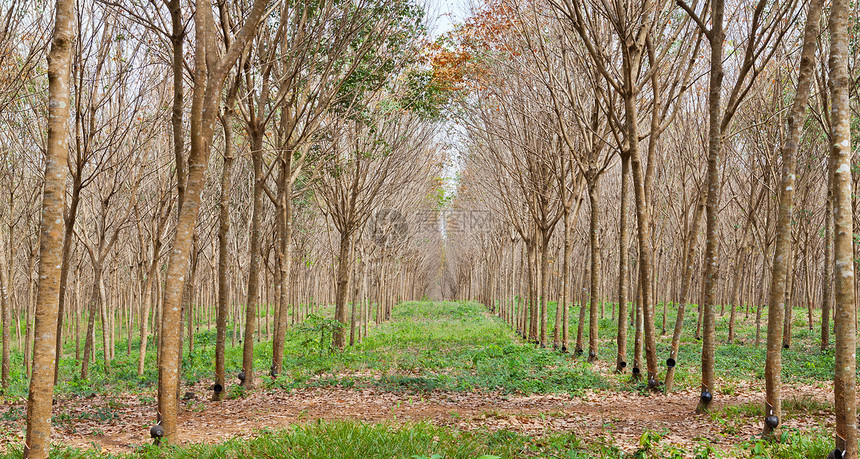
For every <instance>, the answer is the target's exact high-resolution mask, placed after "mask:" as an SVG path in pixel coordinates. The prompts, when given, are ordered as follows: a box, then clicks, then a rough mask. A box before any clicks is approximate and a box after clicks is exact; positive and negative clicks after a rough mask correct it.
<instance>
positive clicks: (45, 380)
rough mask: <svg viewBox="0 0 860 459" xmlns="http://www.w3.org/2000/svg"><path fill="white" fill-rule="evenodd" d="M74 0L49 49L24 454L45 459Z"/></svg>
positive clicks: (62, 9)
mask: <svg viewBox="0 0 860 459" xmlns="http://www.w3.org/2000/svg"><path fill="white" fill-rule="evenodd" d="M74 14H75V2H74V1H73V0H57V2H56V6H55V11H54V35H53V37H52V39H51V49H50V51H48V137H47V143H46V152H45V153H46V154H45V175H44V177H45V187H44V191H43V193H42V218H41V224H40V227H39V234H40V236H39V283H38V287H37V293H36V311H35V316H36V317H35V325H34V327H35V342H34V345H33V373H32V376H31V377H30V391H29V394H28V396H27V438H26V440H25V443H24V457H25V458H33V459H44V458H47V457H48V454H49V453H50V451H51V405H52V401H53V393H54V360H55V359H56V357H57V355H56V353H57V349H56V345H57V305H58V303H59V300H60V297H59V293H60V285H59V284H60V265H61V263H62V261H63V230H64V225H63V210H64V207H65V197H66V177H67V175H68V164H67V163H68V159H69V126H68V122H69V108H70V105H71V103H70V94H69V92H70V91H69V76H70V74H69V70H70V68H71V66H70V65H69V61H70V59H71V50H72V45H73V44H74V28H73V27H74V26H73V24H74V20H75V17H74Z"/></svg>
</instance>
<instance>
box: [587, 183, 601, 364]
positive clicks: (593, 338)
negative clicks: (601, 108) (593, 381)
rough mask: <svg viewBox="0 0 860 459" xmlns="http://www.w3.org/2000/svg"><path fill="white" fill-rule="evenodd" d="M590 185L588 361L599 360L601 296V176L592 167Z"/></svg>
mask: <svg viewBox="0 0 860 459" xmlns="http://www.w3.org/2000/svg"><path fill="white" fill-rule="evenodd" d="M585 180H586V183H587V185H588V202H589V204H590V205H591V219H590V222H589V226H588V234H589V248H590V249H591V286H590V288H589V290H590V291H591V293H590V296H591V301H589V305H588V312H589V314H588V361H589V362H594V361H596V360H597V339H598V336H597V333H598V328H597V326H598V319H597V301H598V299H599V298H600V291H599V289H600V274H601V267H600V209H599V208H598V200H599V199H600V176H599V175H598V171H597V170H595V169H590V170H588V171H586V176H585Z"/></svg>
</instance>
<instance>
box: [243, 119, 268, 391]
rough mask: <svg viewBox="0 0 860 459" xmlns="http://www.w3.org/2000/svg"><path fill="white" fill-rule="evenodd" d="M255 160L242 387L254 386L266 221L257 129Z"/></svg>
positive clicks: (253, 145) (260, 137) (253, 142)
mask: <svg viewBox="0 0 860 459" xmlns="http://www.w3.org/2000/svg"><path fill="white" fill-rule="evenodd" d="M251 150H252V151H251V160H252V162H253V166H254V190H253V195H252V197H251V202H252V206H251V240H250V241H249V246H250V247H249V251H250V252H249V255H250V257H251V260H250V262H249V267H248V297H247V302H246V303H245V333H244V341H243V343H242V344H243V347H242V369H243V370H244V372H245V380H244V381H242V385H243V386H245V387H247V388H253V387H254V326H255V325H256V323H257V304H258V303H259V302H260V293H259V292H260V241H261V239H262V232H261V226H262V220H263V215H262V214H263V185H264V184H263V180H264V177H263V132H262V131H261V130H256V131H253V132H252V135H251Z"/></svg>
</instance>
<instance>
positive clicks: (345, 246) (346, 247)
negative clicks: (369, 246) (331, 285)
mask: <svg viewBox="0 0 860 459" xmlns="http://www.w3.org/2000/svg"><path fill="white" fill-rule="evenodd" d="M350 236H351V234H350V233H349V232H348V231H343V232H342V233H340V245H339V247H340V250H339V251H338V258H337V280H336V282H337V287H336V291H335V295H336V296H335V309H334V310H335V315H334V320H336V321H337V322H339V323H340V326H339V327H338V328H337V329H336V330H335V332H334V339H333V341H334V343H333V344H334V346H335V347H337V348H338V349H343V347H344V345H345V344H346V341H345V339H344V327H345V326H346V325H347V322H346V293H347V292H346V290H347V284H348V283H349V252H350V247H351V241H350Z"/></svg>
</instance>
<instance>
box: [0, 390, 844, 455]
mask: <svg viewBox="0 0 860 459" xmlns="http://www.w3.org/2000/svg"><path fill="white" fill-rule="evenodd" d="M207 395H208V394H207ZM801 395H805V396H810V395H813V396H814V397H815V398H817V399H821V400H829V401H830V402H831V403H832V400H833V395H832V392H828V391H827V389H821V388H816V387H802V388H801V387H796V388H792V389H788V390H787V391H786V395H785V396H786V398H788V397H791V396H801ZM198 396H202V395H200V391H199V390H198ZM762 397H763V394H762V391H760V390H755V389H751V390H750V389H747V390H742V391H740V392H739V393H738V394H737V395H720V396H718V397H717V399H716V400H715V403H716V404H717V406H716V409H720V408H722V407H724V406H726V405H732V404H741V403H748V402H754V403H758V402H759V401H760V400H762ZM695 405H696V394H695V393H693V392H692V391H685V392H675V393H672V394H671V395H650V396H644V395H640V394H637V393H632V392H618V391H596V392H589V393H587V394H585V395H584V396H582V397H570V396H566V395H535V396H506V395H502V394H498V393H479V392H441V391H437V392H429V393H412V394H409V393H392V392H385V391H381V390H374V389H339V388H318V389H301V390H293V391H289V392H287V391H280V390H276V391H265V390H258V391H255V392H253V393H251V394H250V395H248V396H247V397H245V398H241V399H236V400H227V401H223V402H219V403H216V402H211V401H204V400H197V399H193V400H189V401H188V402H186V410H185V411H184V412H183V413H182V415H181V418H180V422H181V426H180V429H181V432H182V440H183V441H185V442H194V443H216V442H221V441H224V440H227V439H229V438H233V437H252V436H254V435H255V433H256V431H258V430H259V429H263V428H272V429H276V428H281V427H287V426H289V425H292V424H296V423H301V422H308V421H313V420H316V419H324V420H336V419H353V420H360V421H367V422H395V423H399V422H408V421H424V420H426V421H430V422H432V423H434V424H438V425H444V426H452V427H456V428H459V429H463V430H475V429H488V430H498V429H511V430H515V431H518V432H521V433H525V434H529V435H542V434H546V433H549V432H557V431H573V432H576V433H577V434H578V436H580V437H581V438H583V439H585V440H586V441H589V440H595V439H597V438H599V437H609V436H611V437H612V438H614V442H615V444H616V445H618V446H620V447H621V448H622V449H624V450H627V451H632V450H634V449H636V447H637V446H638V439H639V437H640V436H641V434H642V432H643V431H645V430H652V431H658V432H659V431H662V430H663V429H668V430H669V432H670V433H669V434H668V435H667V436H666V437H665V438H664V440H663V443H672V444H677V445H679V446H681V447H683V448H685V449H687V450H688V451H690V450H693V449H695V446H696V444H697V443H698V442H700V441H701V440H702V439H709V441H710V442H711V443H713V444H714V445H715V446H717V447H718V448H720V449H724V450H725V449H729V448H731V446H732V445H735V444H737V443H740V442H742V441H744V440H748V439H749V438H750V437H751V436H753V435H755V434H757V433H758V432H759V431H760V425H759V422H760V421H758V420H752V419H749V418H747V419H744V420H742V421H741V422H746V423H747V424H748V425H732V426H730V427H731V429H727V427H726V425H725V423H721V422H720V421H719V420H713V419H712V417H711V416H707V415H696V414H693V411H694V409H695ZM18 408H20V407H16V406H10V407H9V408H8V409H9V410H12V409H18ZM152 412H153V411H152V403H151V401H149V400H146V398H145V397H144V398H131V397H129V398H127V399H123V398H118V397H116V396H114V397H101V396H100V397H93V398H77V399H70V400H66V401H62V402H60V403H59V404H58V405H57V406H55V409H54V413H55V419H60V422H55V426H56V428H55V434H54V435H55V438H54V440H55V442H57V443H61V444H64V445H68V446H74V447H80V448H89V447H93V446H96V447H99V448H101V449H102V450H103V451H110V452H128V451H131V450H132V449H133V448H135V447H137V446H140V445H142V444H144V443H146V442H148V441H149V426H150V425H151V424H152V423H153V414H152ZM801 418H802V419H801ZM829 418H830V413H817V414H813V415H812V416H811V418H810V417H809V416H799V417H798V418H797V419H787V420H786V421H785V422H784V424H783V425H785V426H786V427H788V428H800V429H804V428H808V426H809V425H810V423H814V424H816V423H822V422H827V420H828V419H829ZM734 422H737V420H735V421H734ZM4 423H6V424H7V426H6V427H7V429H6V432H10V431H11V432H17V434H16V435H8V436H7V437H6V438H5V439H4V442H7V443H8V442H18V441H20V439H21V435H23V433H22V431H21V427H22V425H21V424H22V423H21V421H20V420H19V421H18V422H11V424H15V425H14V426H13V425H9V424H10V422H9V421H4ZM9 428H11V429H12V430H10V429H9ZM727 430H729V432H728V433H727ZM16 437H17V438H16ZM16 440H17V441H16Z"/></svg>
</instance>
